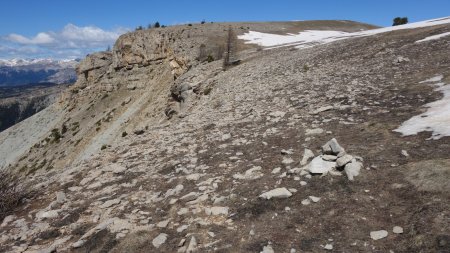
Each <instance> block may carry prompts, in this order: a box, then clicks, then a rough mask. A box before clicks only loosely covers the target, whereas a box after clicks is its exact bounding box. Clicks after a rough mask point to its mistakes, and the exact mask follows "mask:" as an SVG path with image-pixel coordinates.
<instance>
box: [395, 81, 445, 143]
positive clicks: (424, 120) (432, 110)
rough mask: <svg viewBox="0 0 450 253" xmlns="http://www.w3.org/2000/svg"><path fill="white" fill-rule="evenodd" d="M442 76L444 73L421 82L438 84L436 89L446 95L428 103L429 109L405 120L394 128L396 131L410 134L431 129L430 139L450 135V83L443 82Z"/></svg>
mask: <svg viewBox="0 0 450 253" xmlns="http://www.w3.org/2000/svg"><path fill="white" fill-rule="evenodd" d="M442 78H443V76H442V75H438V76H436V77H433V78H430V79H427V80H425V81H422V82H421V83H432V84H433V85H434V86H437V88H436V89H435V90H436V91H440V92H442V93H443V94H444V97H443V98H442V99H440V100H438V101H435V102H431V103H429V104H427V105H426V107H428V110H427V111H426V112H424V113H422V114H420V115H417V116H414V117H412V118H411V119H409V120H407V121H405V122H404V123H403V124H402V125H401V126H400V127H399V128H397V129H395V130H394V131H395V132H399V133H401V134H403V135H404V136H409V135H415V134H417V133H419V132H424V131H430V132H432V135H431V137H430V138H429V139H432V140H437V139H440V138H442V137H444V136H450V84H447V85H445V84H444V83H441V82H440V81H441V80H442ZM437 82H439V83H437Z"/></svg>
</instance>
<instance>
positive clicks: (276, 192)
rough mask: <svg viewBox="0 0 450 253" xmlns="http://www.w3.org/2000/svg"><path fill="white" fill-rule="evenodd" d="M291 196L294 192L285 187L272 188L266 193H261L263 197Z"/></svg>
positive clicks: (283, 197) (281, 197) (279, 197)
mask: <svg viewBox="0 0 450 253" xmlns="http://www.w3.org/2000/svg"><path fill="white" fill-rule="evenodd" d="M290 196H292V193H291V192H290V191H288V189H286V188H284V187H283V188H276V189H273V190H270V191H268V192H265V193H263V194H261V195H259V197H260V198H262V199H272V198H274V199H285V198H289V197H290Z"/></svg>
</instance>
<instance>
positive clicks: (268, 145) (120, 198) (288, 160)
mask: <svg viewBox="0 0 450 253" xmlns="http://www.w3.org/2000/svg"><path fill="white" fill-rule="evenodd" d="M229 25H231V26H232V27H233V29H234V30H235V31H236V33H237V34H243V33H245V32H247V31H249V30H252V31H258V32H266V33H277V34H287V33H296V32H298V31H300V30H311V29H319V28H321V27H322V29H324V30H326V29H335V30H339V29H340V30H339V31H346V32H352V31H359V30H360V29H362V28H373V27H370V26H367V25H363V24H357V23H352V22H348V21H345V22H344V21H335V22H331V21H321V22H316V23H314V22H281V23H232V24H204V25H200V24H199V25H194V26H192V27H190V26H179V27H171V28H164V29H163V28H160V29H151V30H145V31H137V32H133V33H130V34H126V35H123V36H121V37H120V38H119V40H118V41H117V42H116V44H115V46H114V48H113V50H112V52H101V53H96V54H92V55H90V56H88V57H87V58H86V59H85V60H83V61H82V62H81V63H80V65H79V66H78V68H77V73H78V75H79V78H78V81H77V83H76V84H75V85H74V86H73V87H71V88H70V89H69V90H68V91H67V92H66V93H65V94H64V96H62V97H61V98H60V99H59V101H58V102H57V103H55V104H53V105H52V106H50V107H49V108H46V109H45V110H43V111H42V112H40V113H38V114H36V115H35V116H33V117H31V118H29V119H27V120H25V121H24V122H23V123H21V124H18V125H16V126H14V127H12V128H10V129H8V130H6V131H4V132H3V133H1V134H0V143H1V145H0V156H1V158H3V159H0V162H2V164H0V165H2V166H3V167H4V168H5V167H6V168H7V167H10V168H13V169H16V170H17V171H19V172H20V173H22V174H23V175H26V178H27V181H28V182H31V183H32V184H33V185H34V187H33V189H34V190H35V192H36V194H35V195H32V196H30V197H29V198H28V199H27V200H26V201H25V203H24V204H23V205H21V206H19V207H18V208H17V210H15V211H14V212H12V213H11V214H10V216H8V217H6V218H5V219H4V220H3V223H2V224H1V225H0V245H2V246H1V247H0V250H4V251H14V252H39V251H50V252H52V251H55V250H57V251H58V252H59V251H60V252H101V251H111V252H125V251H127V252H142V251H144V252H148V251H150V252H213V251H219V252H273V251H275V252H289V251H290V252H299V251H302V252H303V251H304V252H317V251H321V250H337V251H345V252H354V251H357V252H366V251H389V250H392V251H395V252H420V251H424V252H433V251H435V252H439V251H442V250H445V247H446V245H448V243H449V239H448V238H449V234H448V232H447V231H449V229H450V225H449V224H448V222H446V217H447V215H448V211H447V210H449V209H450V206H449V203H450V201H447V200H450V199H449V189H448V186H447V185H446V183H447V182H446V181H445V180H442V178H447V177H448V173H449V172H448V168H449V158H450V157H449V155H448V152H447V150H448V148H449V137H448V136H442V138H440V139H437V140H427V139H428V137H430V133H428V132H426V133H420V134H418V135H412V136H406V137H405V136H402V135H401V134H399V133H397V132H394V131H393V130H395V129H397V128H398V127H399V126H400V125H401V124H402V123H403V122H404V121H406V120H408V119H409V118H411V117H413V116H416V115H420V114H421V113H423V112H424V111H426V110H427V108H426V107H424V106H425V105H426V104H427V103H429V102H432V101H435V100H438V99H440V98H442V94H441V93H440V92H439V91H438V90H436V91H435V90H434V88H435V87H438V86H439V85H440V86H443V87H447V86H445V85H446V84H448V83H449V82H450V79H449V77H450V72H449V69H450V61H449V58H448V54H447V52H448V48H449V41H448V39H449V37H446V38H442V39H440V40H437V41H433V42H426V43H416V41H419V40H422V39H424V38H426V37H428V36H430V35H435V34H441V33H445V32H448V31H449V29H450V27H449V25H437V26H430V27H422V28H415V29H408V30H401V31H394V32H390V33H382V34H377V35H374V36H367V37H362V38H349V39H347V40H343V41H337V42H334V43H329V44H321V45H317V46H313V47H310V48H306V49H301V50H299V49H296V48H294V47H292V46H287V47H281V48H277V49H271V50H261V48H259V47H258V46H256V45H252V44H245V42H244V41H238V46H237V47H238V48H239V50H238V58H239V59H241V63H240V64H239V65H237V66H233V67H230V68H229V69H227V70H226V71H223V68H222V62H221V61H220V60H215V61H212V62H206V61H205V62H202V61H199V60H198V57H199V55H200V49H201V48H203V49H205V47H206V51H208V54H209V53H210V54H213V53H214V52H217V50H219V49H220V46H221V43H223V41H224V38H225V34H226V31H227V29H228V26H229ZM202 44H203V45H205V46H202ZM436 76H439V78H438V79H439V80H438V79H436V78H435V77H436ZM430 78H431V79H432V80H438V81H425V80H429V79H430ZM433 78H434V79H433ZM424 81H425V82H424ZM440 86H439V87H440ZM30 129H36V130H35V131H32V132H31V131H30ZM30 133H32V134H30ZM24 136H25V137H26V138H24ZM6 154H8V155H6ZM9 164H10V165H9Z"/></svg>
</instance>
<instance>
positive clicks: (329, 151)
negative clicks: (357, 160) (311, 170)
mask: <svg viewBox="0 0 450 253" xmlns="http://www.w3.org/2000/svg"><path fill="white" fill-rule="evenodd" d="M344 151H345V150H344V148H343V147H341V145H339V143H338V142H337V140H336V139H335V138H333V139H331V140H330V141H328V142H327V143H326V144H325V145H323V146H322V152H323V154H325V155H337V154H339V153H341V152H344Z"/></svg>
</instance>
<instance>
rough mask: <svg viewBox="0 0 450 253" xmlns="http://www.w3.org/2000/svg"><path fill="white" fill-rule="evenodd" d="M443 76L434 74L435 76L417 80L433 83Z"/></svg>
mask: <svg viewBox="0 0 450 253" xmlns="http://www.w3.org/2000/svg"><path fill="white" fill-rule="evenodd" d="M443 78H444V76H443V75H437V76H435V77H432V78H428V79H427V80H424V81H422V82H419V83H434V82H440V81H442V79H443Z"/></svg>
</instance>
